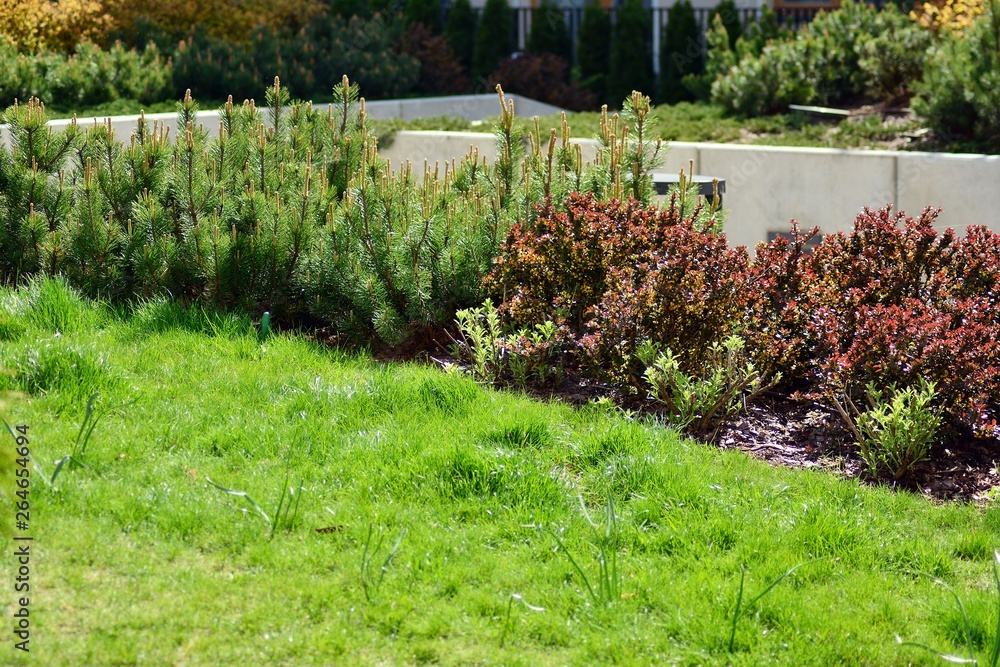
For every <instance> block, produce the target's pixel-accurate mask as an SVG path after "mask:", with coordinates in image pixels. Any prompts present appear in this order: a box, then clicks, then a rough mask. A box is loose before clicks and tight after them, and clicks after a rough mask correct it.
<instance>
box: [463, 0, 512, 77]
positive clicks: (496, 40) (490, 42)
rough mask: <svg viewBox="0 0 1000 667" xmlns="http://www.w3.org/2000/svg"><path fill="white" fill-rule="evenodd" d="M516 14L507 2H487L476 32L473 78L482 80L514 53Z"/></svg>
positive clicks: (500, 0)
mask: <svg viewBox="0 0 1000 667" xmlns="http://www.w3.org/2000/svg"><path fill="white" fill-rule="evenodd" d="M514 47H515V44H514V13H513V11H511V8H510V5H508V4H507V0H486V5H485V6H484V7H483V13H482V16H481V17H480V20H479V28H478V29H477V30H476V48H475V52H474V53H473V56H472V77H473V79H475V80H477V81H478V80H481V79H484V78H485V77H487V76H489V74H490V72H492V71H493V70H494V69H496V66H497V64H498V63H499V62H500V61H501V60H503V59H504V58H506V57H507V56H509V55H510V54H511V53H513V51H514Z"/></svg>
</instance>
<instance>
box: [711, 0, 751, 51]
mask: <svg viewBox="0 0 1000 667" xmlns="http://www.w3.org/2000/svg"><path fill="white" fill-rule="evenodd" d="M712 16H719V17H721V18H722V24H723V25H724V26H726V32H727V33H729V48H731V49H735V48H736V40H738V39H739V38H740V37H741V36H742V35H743V22H742V21H740V12H739V10H738V9H737V8H736V3H735V2H734V1H733V0H721V1H720V2H719V4H717V5H716V6H715V9H714V10H713V11H712ZM710 22H711V21H710Z"/></svg>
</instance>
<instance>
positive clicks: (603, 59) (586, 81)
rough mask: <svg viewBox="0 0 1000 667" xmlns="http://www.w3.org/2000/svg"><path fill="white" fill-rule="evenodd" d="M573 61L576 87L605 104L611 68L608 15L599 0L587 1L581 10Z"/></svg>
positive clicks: (609, 20) (609, 17) (609, 22)
mask: <svg viewBox="0 0 1000 667" xmlns="http://www.w3.org/2000/svg"><path fill="white" fill-rule="evenodd" d="M576 62H577V65H578V66H579V67H580V84H581V85H583V86H584V87H585V88H589V89H590V90H592V91H594V92H595V93H597V96H598V99H599V100H601V101H602V102H607V101H608V99H607V95H608V72H609V69H610V66H611V15H610V14H609V13H608V12H607V11H605V9H604V8H603V7H601V3H600V0H590V1H589V2H588V3H587V6H586V7H584V9H583V21H582V22H581V23H580V32H579V35H578V37H577V47H576Z"/></svg>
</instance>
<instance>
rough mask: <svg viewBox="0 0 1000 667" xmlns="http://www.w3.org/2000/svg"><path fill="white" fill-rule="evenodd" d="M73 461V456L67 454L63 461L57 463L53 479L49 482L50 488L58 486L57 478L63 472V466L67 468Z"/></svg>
mask: <svg viewBox="0 0 1000 667" xmlns="http://www.w3.org/2000/svg"><path fill="white" fill-rule="evenodd" d="M72 460H73V456H72V455H71V454H67V455H66V456H64V457H62V458H61V459H59V460H58V461H56V467H55V469H54V470H53V471H52V479H50V480H49V486H55V485H56V477H58V476H59V473H60V472H62V469H63V466H65V465H66V464H67V463H69V462H70V461H72Z"/></svg>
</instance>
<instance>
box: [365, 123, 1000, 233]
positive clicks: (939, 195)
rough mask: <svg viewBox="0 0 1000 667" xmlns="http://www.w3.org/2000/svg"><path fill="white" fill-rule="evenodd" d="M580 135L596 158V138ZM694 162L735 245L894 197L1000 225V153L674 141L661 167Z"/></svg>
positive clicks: (444, 153) (410, 145)
mask: <svg viewBox="0 0 1000 667" xmlns="http://www.w3.org/2000/svg"><path fill="white" fill-rule="evenodd" d="M580 143H581V145H582V146H583V148H584V156H585V158H586V159H590V158H592V157H593V155H594V152H595V150H596V142H594V141H593V140H580ZM470 145H476V146H479V148H480V154H481V155H485V156H486V157H487V158H488V159H492V158H493V154H494V153H493V137H492V135H486V134H478V133H471V132H399V133H397V134H396V135H395V137H394V138H393V141H392V144H391V145H390V146H388V147H387V148H386V149H385V150H384V151H382V152H383V154H384V155H385V157H388V158H390V159H392V161H393V164H397V163H399V162H401V161H404V160H405V159H407V158H409V159H410V160H411V161H413V162H414V164H416V165H422V163H423V161H424V160H425V159H426V160H428V161H429V162H430V163H431V164H433V163H434V161H435V160H439V161H441V162H442V164H443V163H444V162H445V161H450V160H451V159H453V158H454V159H459V158H461V156H463V155H465V154H466V153H467V152H468V150H469V146H470ZM689 161H693V162H694V168H695V173H697V174H704V175H706V176H716V177H718V178H724V179H725V180H726V195H725V206H726V208H727V209H728V210H729V220H728V222H727V224H726V230H727V233H728V236H729V239H730V241H731V242H732V243H733V244H734V245H748V246H749V245H754V244H756V243H757V242H758V241H763V240H766V239H767V238H768V234H769V233H775V232H784V231H787V230H788V227H789V223H790V221H791V220H792V219H793V218H794V219H796V220H798V221H799V223H800V224H801V225H802V227H803V228H808V227H812V226H818V227H820V228H821V229H822V230H823V231H826V232H835V231H841V230H844V231H846V230H849V229H851V227H852V225H853V222H854V218H855V216H856V215H857V214H858V212H860V211H861V209H862V208H863V207H865V206H868V207H871V208H877V207H879V206H883V205H885V204H887V203H891V204H893V206H894V207H895V208H897V209H902V210H904V211H906V212H907V213H909V214H910V215H914V216H915V215H917V214H919V213H920V211H922V210H923V209H924V208H925V207H927V206H934V207H941V208H942V209H944V210H943V213H942V214H941V216H940V217H939V218H938V225H937V226H938V227H940V228H941V229H944V228H946V227H952V228H954V229H955V230H956V231H960V232H961V231H964V230H965V228H966V227H967V226H968V225H985V226H987V227H989V228H990V229H992V230H994V231H996V232H1000V155H961V154H943V153H917V152H903V151H865V150H836V149H829V148H786V147H774V146H744V145H738V144H711V143H687V142H674V143H672V144H670V151H669V153H668V154H667V158H666V163H665V164H664V166H663V168H662V169H663V170H664V171H671V172H674V171H677V170H679V169H681V168H683V169H685V170H687V169H688V164H689Z"/></svg>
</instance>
